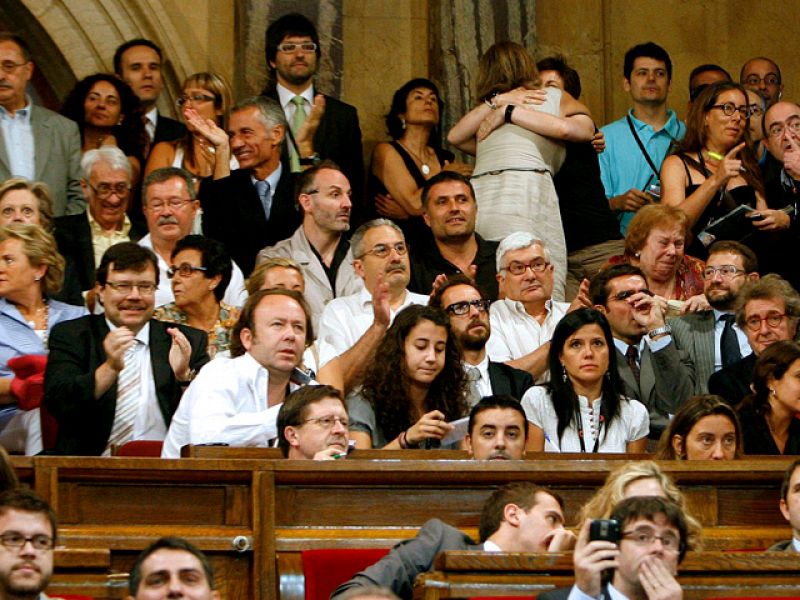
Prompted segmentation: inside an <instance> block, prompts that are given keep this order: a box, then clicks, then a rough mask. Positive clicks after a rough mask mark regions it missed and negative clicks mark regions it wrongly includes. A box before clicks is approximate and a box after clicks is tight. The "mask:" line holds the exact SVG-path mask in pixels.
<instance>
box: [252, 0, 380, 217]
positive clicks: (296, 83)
mask: <svg viewBox="0 0 800 600" xmlns="http://www.w3.org/2000/svg"><path fill="white" fill-rule="evenodd" d="M265 50H266V59H267V69H268V71H269V80H268V82H267V85H266V87H265V88H264V91H263V92H262V94H263V95H265V96H268V97H270V98H273V99H275V100H277V101H278V102H279V103H280V105H281V108H283V111H284V114H285V115H286V121H287V123H289V130H288V131H287V137H288V139H289V141H288V143H287V151H288V157H289V160H290V166H291V171H292V172H293V173H297V172H300V171H301V170H303V168H305V167H307V166H310V165H314V164H317V163H319V162H320V161H321V160H324V159H328V160H332V161H333V162H335V163H336V164H337V165H339V168H340V169H341V170H342V172H343V173H344V174H345V176H346V177H347V179H348V181H349V182H350V185H352V186H353V205H354V206H353V215H354V219H353V222H354V223H356V224H360V223H361V222H362V219H361V214H362V212H363V208H364V207H363V206H362V194H363V185H364V159H363V154H362V148H361V127H360V126H359V123H358V113H357V112H356V109H355V107H353V106H351V105H349V104H345V103H344V102H341V101H340V100H337V99H336V98H334V97H332V96H329V95H327V94H321V93H319V91H318V90H316V89H315V87H314V75H316V73H317V68H318V66H319V60H320V57H321V55H322V47H321V45H320V42H319V36H318V35H317V30H316V28H315V27H314V25H313V24H312V23H311V21H309V20H308V19H307V18H306V17H304V16H303V15H301V14H298V13H290V14H287V15H283V16H282V17H280V18H278V19H277V20H275V21H273V22H272V23H271V24H270V25H269V27H267V32H266V40H265Z"/></svg>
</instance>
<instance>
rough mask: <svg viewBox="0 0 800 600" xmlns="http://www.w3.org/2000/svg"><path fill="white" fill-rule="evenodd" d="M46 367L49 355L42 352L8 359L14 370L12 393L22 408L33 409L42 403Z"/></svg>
mask: <svg viewBox="0 0 800 600" xmlns="http://www.w3.org/2000/svg"><path fill="white" fill-rule="evenodd" d="M45 367H47V357H46V356H43V355H41V354H28V355H26V356H17V357H16V358H12V359H10V360H9V361H8V368H9V369H11V370H12V371H13V372H14V379H12V380H11V393H12V394H13V395H14V397H15V398H16V399H17V406H19V407H20V408H21V409H22V410H33V409H34V408H38V407H39V405H40V404H41V403H42V396H44V370H45Z"/></svg>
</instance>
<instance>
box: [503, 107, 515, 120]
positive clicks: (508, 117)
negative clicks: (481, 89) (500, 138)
mask: <svg viewBox="0 0 800 600" xmlns="http://www.w3.org/2000/svg"><path fill="white" fill-rule="evenodd" d="M515 108H516V106H514V105H513V104H509V105H507V106H506V116H505V121H506V123H511V113H513V112H514V109H515Z"/></svg>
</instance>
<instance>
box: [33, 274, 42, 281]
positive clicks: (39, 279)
mask: <svg viewBox="0 0 800 600" xmlns="http://www.w3.org/2000/svg"><path fill="white" fill-rule="evenodd" d="M33 280H34V281H41V280H42V278H41V277H39V276H38V275H37V276H36V277H34V278H33Z"/></svg>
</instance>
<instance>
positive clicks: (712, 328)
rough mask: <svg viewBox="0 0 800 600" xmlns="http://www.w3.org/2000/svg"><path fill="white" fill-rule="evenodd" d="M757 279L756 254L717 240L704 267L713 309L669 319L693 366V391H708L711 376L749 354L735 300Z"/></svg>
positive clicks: (704, 286) (673, 331) (733, 243)
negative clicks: (746, 285)
mask: <svg viewBox="0 0 800 600" xmlns="http://www.w3.org/2000/svg"><path fill="white" fill-rule="evenodd" d="M757 279H758V259H757V258H756V255H755V253H754V252H753V251H752V250H751V249H750V248H748V247H747V246H745V245H744V244H741V243H739V242H734V241H719V242H714V243H713V244H712V245H711V246H710V247H709V249H708V259H707V260H706V266H705V269H704V270H703V293H704V296H705V298H706V300H707V301H708V303H709V305H711V308H712V310H710V311H702V312H693V313H688V314H685V315H682V316H680V317H676V318H674V319H670V320H669V325H670V327H672V336H673V338H674V339H675V344H676V345H677V347H678V349H679V350H682V351H684V352H686V354H687V355H688V357H689V359H690V360H691V362H692V364H693V365H694V371H695V381H694V393H695V394H707V393H708V379H709V378H710V377H711V375H713V374H714V373H716V372H717V371H719V370H720V369H722V368H723V367H726V366H729V365H731V364H733V363H735V362H737V361H739V360H741V359H742V357H745V356H747V355H748V354H750V352H751V350H750V342H748V341H747V335H746V333H745V331H744V329H743V328H741V327H740V326H739V325H737V324H736V314H735V310H736V301H737V299H738V297H739V292H740V290H741V289H742V286H743V285H744V284H745V283H747V282H748V281H756V280H757Z"/></svg>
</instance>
